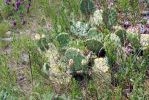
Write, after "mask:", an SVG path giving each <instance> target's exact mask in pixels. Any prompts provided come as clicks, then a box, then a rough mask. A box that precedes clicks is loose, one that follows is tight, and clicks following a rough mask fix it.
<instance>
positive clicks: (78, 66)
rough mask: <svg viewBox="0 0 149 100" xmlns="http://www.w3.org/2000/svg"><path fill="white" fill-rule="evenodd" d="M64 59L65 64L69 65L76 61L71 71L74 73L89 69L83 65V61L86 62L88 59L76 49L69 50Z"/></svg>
mask: <svg viewBox="0 0 149 100" xmlns="http://www.w3.org/2000/svg"><path fill="white" fill-rule="evenodd" d="M64 59H65V60H64V61H65V63H67V64H68V62H69V60H70V59H72V60H73V61H74V64H73V65H72V66H71V70H72V71H73V72H75V71H79V70H85V69H86V68H87V65H82V61H83V60H86V57H85V56H84V55H83V54H82V53H81V52H80V50H79V49H76V48H69V49H67V50H66V52H65V56H64Z"/></svg>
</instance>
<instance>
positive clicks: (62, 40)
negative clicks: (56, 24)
mask: <svg viewBox="0 0 149 100" xmlns="http://www.w3.org/2000/svg"><path fill="white" fill-rule="evenodd" d="M56 40H57V41H58V43H59V45H60V47H65V46H67V45H68V43H69V41H70V38H69V35H68V33H60V34H58V36H57V37H56Z"/></svg>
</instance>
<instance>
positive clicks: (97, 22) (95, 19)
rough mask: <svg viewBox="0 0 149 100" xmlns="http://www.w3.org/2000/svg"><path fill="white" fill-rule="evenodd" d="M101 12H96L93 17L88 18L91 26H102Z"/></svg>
mask: <svg viewBox="0 0 149 100" xmlns="http://www.w3.org/2000/svg"><path fill="white" fill-rule="evenodd" d="M102 14H103V10H99V9H98V10H96V11H95V12H94V14H93V16H92V17H91V18H90V23H91V25H97V26H99V25H102V24H103V18H102Z"/></svg>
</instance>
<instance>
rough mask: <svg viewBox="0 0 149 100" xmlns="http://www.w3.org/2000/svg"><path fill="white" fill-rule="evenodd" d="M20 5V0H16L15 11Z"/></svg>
mask: <svg viewBox="0 0 149 100" xmlns="http://www.w3.org/2000/svg"><path fill="white" fill-rule="evenodd" d="M20 5H21V2H20V0H18V1H17V2H16V11H18V9H19V7H20Z"/></svg>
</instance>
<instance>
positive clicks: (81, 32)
mask: <svg viewBox="0 0 149 100" xmlns="http://www.w3.org/2000/svg"><path fill="white" fill-rule="evenodd" d="M89 28H90V27H89V25H88V24H87V23H84V22H80V21H77V22H73V24H72V25H71V27H70V31H71V32H72V33H73V34H74V35H76V36H78V37H82V36H87V35H88V30H89Z"/></svg>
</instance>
